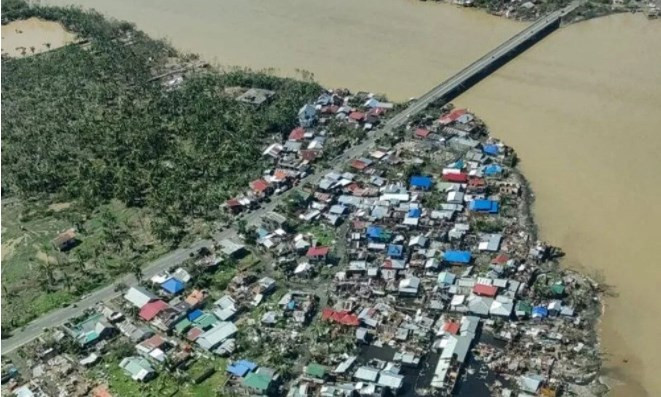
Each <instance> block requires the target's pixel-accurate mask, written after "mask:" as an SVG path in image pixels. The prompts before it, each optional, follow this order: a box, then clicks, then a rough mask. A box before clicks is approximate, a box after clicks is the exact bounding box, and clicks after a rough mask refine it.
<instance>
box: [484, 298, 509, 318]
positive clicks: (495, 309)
mask: <svg viewBox="0 0 661 397" xmlns="http://www.w3.org/2000/svg"><path fill="white" fill-rule="evenodd" d="M513 310H514V302H513V301H512V298H508V297H506V296H498V297H496V299H495V300H494V301H493V303H491V308H489V314H491V315H492V316H500V317H509V316H511V315H512V311H513Z"/></svg>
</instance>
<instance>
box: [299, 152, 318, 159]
mask: <svg viewBox="0 0 661 397" xmlns="http://www.w3.org/2000/svg"><path fill="white" fill-rule="evenodd" d="M300 153H301V158H302V159H303V160H307V161H313V160H314V159H316V158H317V156H319V152H318V151H316V150H301V152H300Z"/></svg>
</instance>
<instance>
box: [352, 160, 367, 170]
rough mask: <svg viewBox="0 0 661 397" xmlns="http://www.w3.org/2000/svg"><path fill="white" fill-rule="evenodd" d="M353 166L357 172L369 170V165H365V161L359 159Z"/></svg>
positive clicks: (353, 162)
mask: <svg viewBox="0 0 661 397" xmlns="http://www.w3.org/2000/svg"><path fill="white" fill-rule="evenodd" d="M351 166H352V167H353V168H355V169H357V170H364V169H365V168H367V164H365V162H364V161H360V160H358V159H356V160H354V161H352V162H351Z"/></svg>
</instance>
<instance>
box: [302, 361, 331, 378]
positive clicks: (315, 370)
mask: <svg viewBox="0 0 661 397" xmlns="http://www.w3.org/2000/svg"><path fill="white" fill-rule="evenodd" d="M305 375H306V376H308V377H311V378H315V379H319V380H323V379H324V378H325V377H326V367H324V366H323V365H320V364H317V363H315V362H312V363H310V364H308V365H307V366H306V367H305Z"/></svg>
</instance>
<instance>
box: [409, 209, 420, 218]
mask: <svg viewBox="0 0 661 397" xmlns="http://www.w3.org/2000/svg"><path fill="white" fill-rule="evenodd" d="M421 214H422V211H420V208H411V209H410V210H409V217H410V218H420V215H421Z"/></svg>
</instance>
